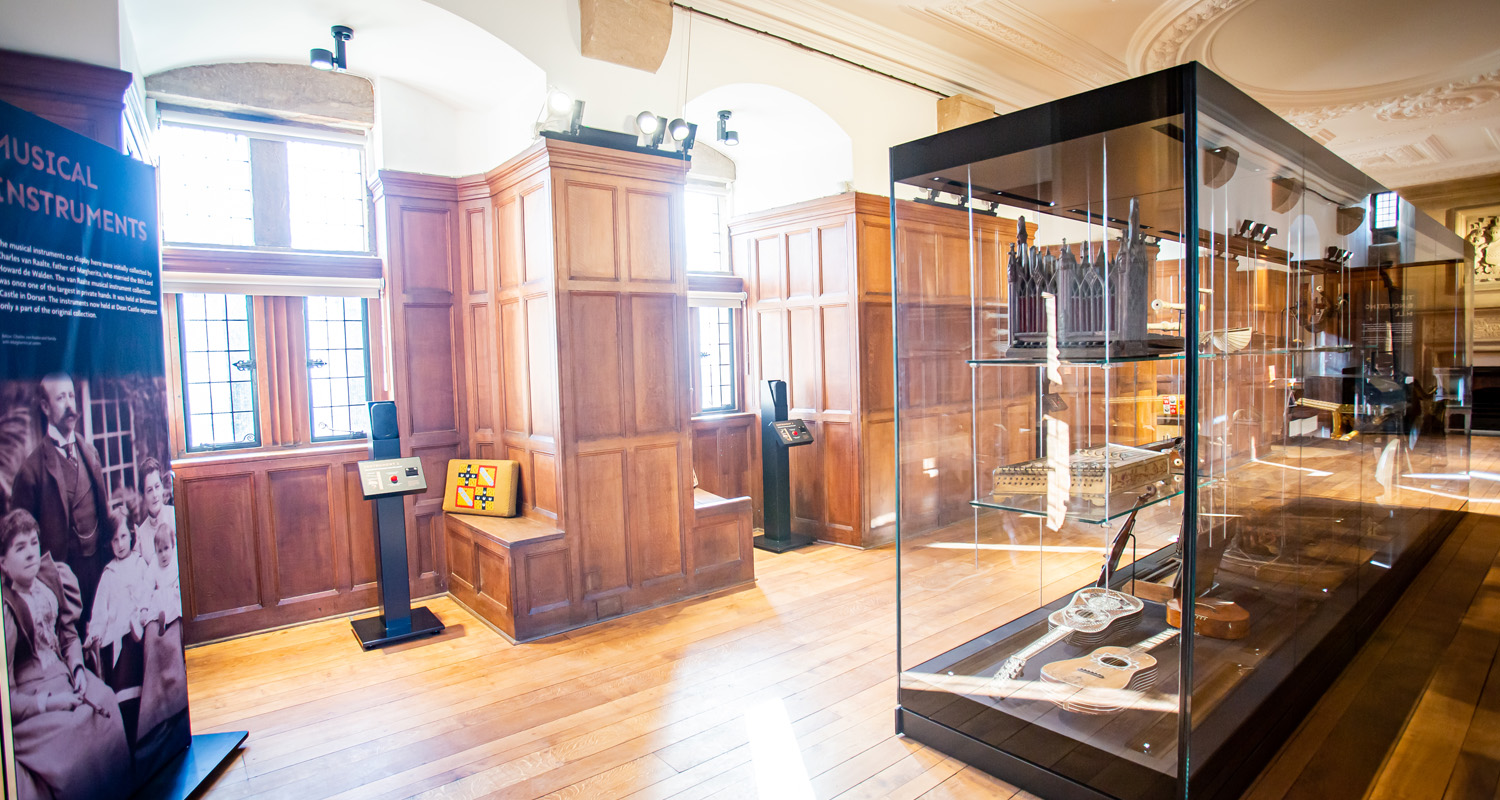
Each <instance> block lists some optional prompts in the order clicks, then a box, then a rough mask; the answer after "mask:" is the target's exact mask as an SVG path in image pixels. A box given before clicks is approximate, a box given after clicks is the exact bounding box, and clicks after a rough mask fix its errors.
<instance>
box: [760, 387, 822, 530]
mask: <svg viewBox="0 0 1500 800" xmlns="http://www.w3.org/2000/svg"><path fill="white" fill-rule="evenodd" d="M786 415H787V395H786V381H766V382H764V383H762V384H761V390H760V475H761V485H762V487H763V488H764V490H765V504H766V522H765V531H766V532H765V534H764V535H762V536H757V537H755V546H756V547H759V548H760V549H762V550H769V551H771V552H773V553H785V552H786V551H788V550H792V549H795V548H798V547H802V546H804V545H809V544H812V543H813V537H811V536H807V535H804V534H799V533H792V483H791V481H792V479H791V463H790V459H789V458H788V457H787V446H786V445H785V444H783V443H782V441H781V437H780V436H778V435H777V433H776V428H775V426H774V424H773V423H776V422H784V421H785V420H786V418H787V416H786Z"/></svg>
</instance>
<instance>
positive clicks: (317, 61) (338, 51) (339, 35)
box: [308, 25, 354, 72]
mask: <svg viewBox="0 0 1500 800" xmlns="http://www.w3.org/2000/svg"><path fill="white" fill-rule="evenodd" d="M330 31H331V32H332V33H333V52H329V51H327V50H324V49H323V48H321V47H314V48H313V49H312V52H311V53H309V54H308V60H309V62H310V63H311V64H312V65H313V66H314V67H316V68H318V69H323V70H339V71H341V72H342V71H343V70H346V69H348V68H349V58H348V53H347V52H346V51H345V49H344V43H345V42H347V41H349V40H350V39H352V38H354V29H353V28H350V27H348V26H347V25H335V26H333V28H331V29H330Z"/></svg>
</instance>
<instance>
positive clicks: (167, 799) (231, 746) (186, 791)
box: [131, 731, 250, 800]
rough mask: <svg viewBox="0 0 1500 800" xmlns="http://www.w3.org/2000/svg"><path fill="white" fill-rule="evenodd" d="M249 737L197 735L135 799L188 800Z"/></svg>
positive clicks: (240, 734) (236, 733) (241, 733)
mask: <svg viewBox="0 0 1500 800" xmlns="http://www.w3.org/2000/svg"><path fill="white" fill-rule="evenodd" d="M249 735H250V734H249V733H247V732H245V731H231V732H229V733H200V734H198V735H197V736H194V737H193V741H192V744H190V745H188V748H187V749H186V750H184V751H182V753H181V754H179V755H178V756H177V757H176V758H174V759H172V761H171V762H170V763H168V764H167V765H166V766H165V767H162V768H161V771H160V772H158V773H156V776H155V777H153V778H152V779H151V780H150V781H148V782H147V783H146V785H145V786H142V787H141V788H140V789H139V790H137V791H136V793H135V794H133V795H131V798H132V800H186V799H187V798H188V797H191V796H193V795H194V794H195V793H196V792H197V791H198V790H199V789H200V788H202V787H203V785H204V784H205V783H206V782H207V781H208V779H209V778H211V777H213V775H214V773H216V772H218V771H219V768H220V767H222V766H223V765H224V764H226V763H228V762H229V759H230V758H231V757H232V756H233V755H234V752H235V751H236V750H238V749H239V747H240V745H241V744H243V743H244V741H245V737H247V736H249Z"/></svg>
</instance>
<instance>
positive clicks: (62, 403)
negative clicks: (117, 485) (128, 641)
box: [11, 372, 126, 624]
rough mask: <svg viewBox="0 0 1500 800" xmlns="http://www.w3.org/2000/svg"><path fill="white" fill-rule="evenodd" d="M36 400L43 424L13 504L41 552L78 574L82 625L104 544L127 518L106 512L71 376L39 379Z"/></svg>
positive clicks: (101, 565) (105, 490)
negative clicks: (30, 521) (37, 532)
mask: <svg viewBox="0 0 1500 800" xmlns="http://www.w3.org/2000/svg"><path fill="white" fill-rule="evenodd" d="M37 405H38V407H39V408H40V410H41V416H42V421H43V422H45V423H46V429H45V431H44V432H43V434H42V439H41V441H40V442H39V443H38V444H37V446H36V447H35V448H34V449H33V450H32V451H31V454H30V455H28V456H27V457H26V461H25V463H24V464H22V466H21V471H20V472H19V473H17V474H16V480H15V485H14V490H13V495H12V498H11V507H12V508H24V509H26V510H27V511H30V512H31V515H32V516H33V517H35V518H36V520H37V523H38V524H39V525H40V527H41V547H42V552H43V553H47V554H50V555H51V556H52V559H53V560H54V561H57V562H59V563H66V564H67V565H68V566H69V567H71V568H72V570H73V573H74V574H75V575H76V576H77V577H78V584H79V588H80V589H81V590H82V592H83V615H84V616H83V619H82V620H81V624H86V623H87V622H88V614H89V613H90V610H91V609H92V608H93V606H94V592H95V590H96V589H97V588H98V586H99V576H100V575H101V574H102V572H103V570H104V564H105V560H106V559H105V558H104V557H103V556H104V555H105V554H106V552H107V548H108V543H109V541H110V540H111V539H112V538H113V535H114V530H115V528H116V527H117V526H118V525H123V524H126V523H125V521H124V520H122V519H115V518H112V517H111V515H110V507H109V490H108V488H107V486H106V485H105V483H104V473H103V471H102V470H101V469H100V467H99V453H98V451H96V450H95V449H94V446H93V445H91V444H89V442H88V441H87V440H86V439H85V438H84V436H83V431H82V426H81V425H80V424H79V423H80V418H79V415H78V401H77V398H76V396H75V395H74V391H73V379H72V378H70V377H69V376H67V375H65V374H63V373H60V372H54V373H52V374H50V375H47V376H46V377H44V378H42V380H41V383H40V384H39V385H38V387H37ZM101 543H102V545H103V546H102V547H101Z"/></svg>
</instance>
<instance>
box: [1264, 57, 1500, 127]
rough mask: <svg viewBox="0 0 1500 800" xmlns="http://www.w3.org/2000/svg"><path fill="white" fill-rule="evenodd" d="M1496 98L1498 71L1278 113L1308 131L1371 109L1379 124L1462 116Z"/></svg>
mask: <svg viewBox="0 0 1500 800" xmlns="http://www.w3.org/2000/svg"><path fill="white" fill-rule="evenodd" d="M1497 99H1500V69H1496V70H1492V71H1490V72H1486V73H1483V74H1480V75H1473V76H1470V77H1468V78H1463V79H1460V80H1455V81H1449V82H1448V83H1445V84H1442V85H1439V86H1432V87H1430V88H1426V89H1416V90H1410V91H1406V92H1402V93H1388V94H1383V95H1378V96H1376V97H1374V98H1372V99H1368V100H1357V101H1353V102H1347V103H1337V104H1331V105H1323V106H1311V107H1309V106H1293V107H1286V106H1282V107H1280V108H1278V109H1277V111H1278V113H1280V114H1281V115H1282V116H1284V117H1286V119H1287V120H1288V121H1289V122H1291V123H1292V124H1293V125H1296V126H1298V127H1300V128H1303V129H1308V128H1316V127H1318V126H1320V125H1323V124H1324V123H1326V122H1328V121H1330V120H1333V119H1337V118H1339V117H1342V116H1344V115H1346V114H1351V113H1354V112H1356V111H1365V110H1371V109H1373V114H1374V117H1375V118H1376V119H1378V120H1380V121H1381V122H1399V121H1409V120H1422V119H1431V118H1433V117H1438V116H1446V115H1449V114H1458V113H1463V112H1466V111H1470V110H1472V109H1475V108H1478V107H1479V106H1481V105H1484V104H1486V103H1489V102H1491V101H1494V100H1497Z"/></svg>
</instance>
